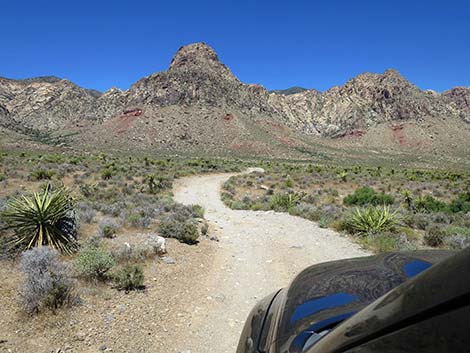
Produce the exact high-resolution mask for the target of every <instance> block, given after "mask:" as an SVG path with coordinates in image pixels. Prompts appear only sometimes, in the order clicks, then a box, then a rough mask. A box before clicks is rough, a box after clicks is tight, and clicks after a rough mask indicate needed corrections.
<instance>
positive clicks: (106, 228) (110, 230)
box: [98, 218, 121, 238]
mask: <svg viewBox="0 0 470 353" xmlns="http://www.w3.org/2000/svg"><path fill="white" fill-rule="evenodd" d="M119 228H121V225H120V224H119V223H118V222H117V221H115V220H113V219H109V218H105V219H103V220H101V221H100V223H99V226H98V234H99V235H100V236H101V237H104V238H114V236H115V235H116V233H117V232H118V230H119Z"/></svg>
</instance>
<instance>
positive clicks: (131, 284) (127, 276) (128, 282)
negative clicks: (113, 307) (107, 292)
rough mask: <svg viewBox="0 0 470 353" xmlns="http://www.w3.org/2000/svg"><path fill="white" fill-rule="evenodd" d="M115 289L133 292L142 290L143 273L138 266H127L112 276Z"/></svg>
mask: <svg viewBox="0 0 470 353" xmlns="http://www.w3.org/2000/svg"><path fill="white" fill-rule="evenodd" d="M113 279H114V282H115V284H116V288H117V289H120V290H126V291H129V290H135V289H142V288H144V271H143V270H142V267H141V266H140V265H135V264H127V265H125V266H124V267H123V268H122V269H120V270H118V271H117V272H116V273H115V274H114V276H113Z"/></svg>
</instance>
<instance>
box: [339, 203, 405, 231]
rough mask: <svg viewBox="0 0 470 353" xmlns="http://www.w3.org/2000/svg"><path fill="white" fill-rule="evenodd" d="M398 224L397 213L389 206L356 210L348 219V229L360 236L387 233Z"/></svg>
mask: <svg viewBox="0 0 470 353" xmlns="http://www.w3.org/2000/svg"><path fill="white" fill-rule="evenodd" d="M397 224H398V220H397V217H396V213H395V212H391V211H390V207H389V206H376V207H366V208H356V209H355V210H354V211H352V212H351V213H350V214H349V215H348V216H347V218H346V227H347V228H348V229H349V230H350V231H351V232H352V233H359V234H369V233H379V232H386V231H389V230H391V229H392V228H393V227H394V226H396V225H397Z"/></svg>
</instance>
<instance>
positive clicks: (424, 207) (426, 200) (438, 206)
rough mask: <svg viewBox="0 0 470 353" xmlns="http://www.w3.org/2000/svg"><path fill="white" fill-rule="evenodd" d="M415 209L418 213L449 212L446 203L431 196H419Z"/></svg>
mask: <svg viewBox="0 0 470 353" xmlns="http://www.w3.org/2000/svg"><path fill="white" fill-rule="evenodd" d="M415 209H416V211H418V212H442V211H447V210H448V207H447V204H446V203H445V202H442V201H439V200H438V199H436V198H434V197H432V196H431V195H426V196H419V197H417V198H416V200H415Z"/></svg>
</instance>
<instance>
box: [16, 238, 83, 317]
mask: <svg viewBox="0 0 470 353" xmlns="http://www.w3.org/2000/svg"><path fill="white" fill-rule="evenodd" d="M20 268H21V271H22V272H23V273H24V275H25V279H24V282H23V283H22V285H21V287H20V289H19V299H20V303H21V305H22V306H23V307H24V309H25V310H26V311H27V312H28V313H30V314H33V313H37V312H39V311H40V310H41V309H42V308H48V309H51V310H53V311H55V310H56V309H58V308H59V307H61V306H64V305H68V304H72V303H73V302H75V301H76V300H77V296H75V295H74V284H73V281H72V279H71V277H70V276H69V274H68V271H67V268H66V267H65V266H64V265H63V264H62V263H61V262H60V261H59V260H58V253H57V251H55V250H52V249H50V248H48V247H45V246H41V247H37V248H34V249H31V250H28V251H26V252H24V253H23V254H22V256H21V263H20Z"/></svg>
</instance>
